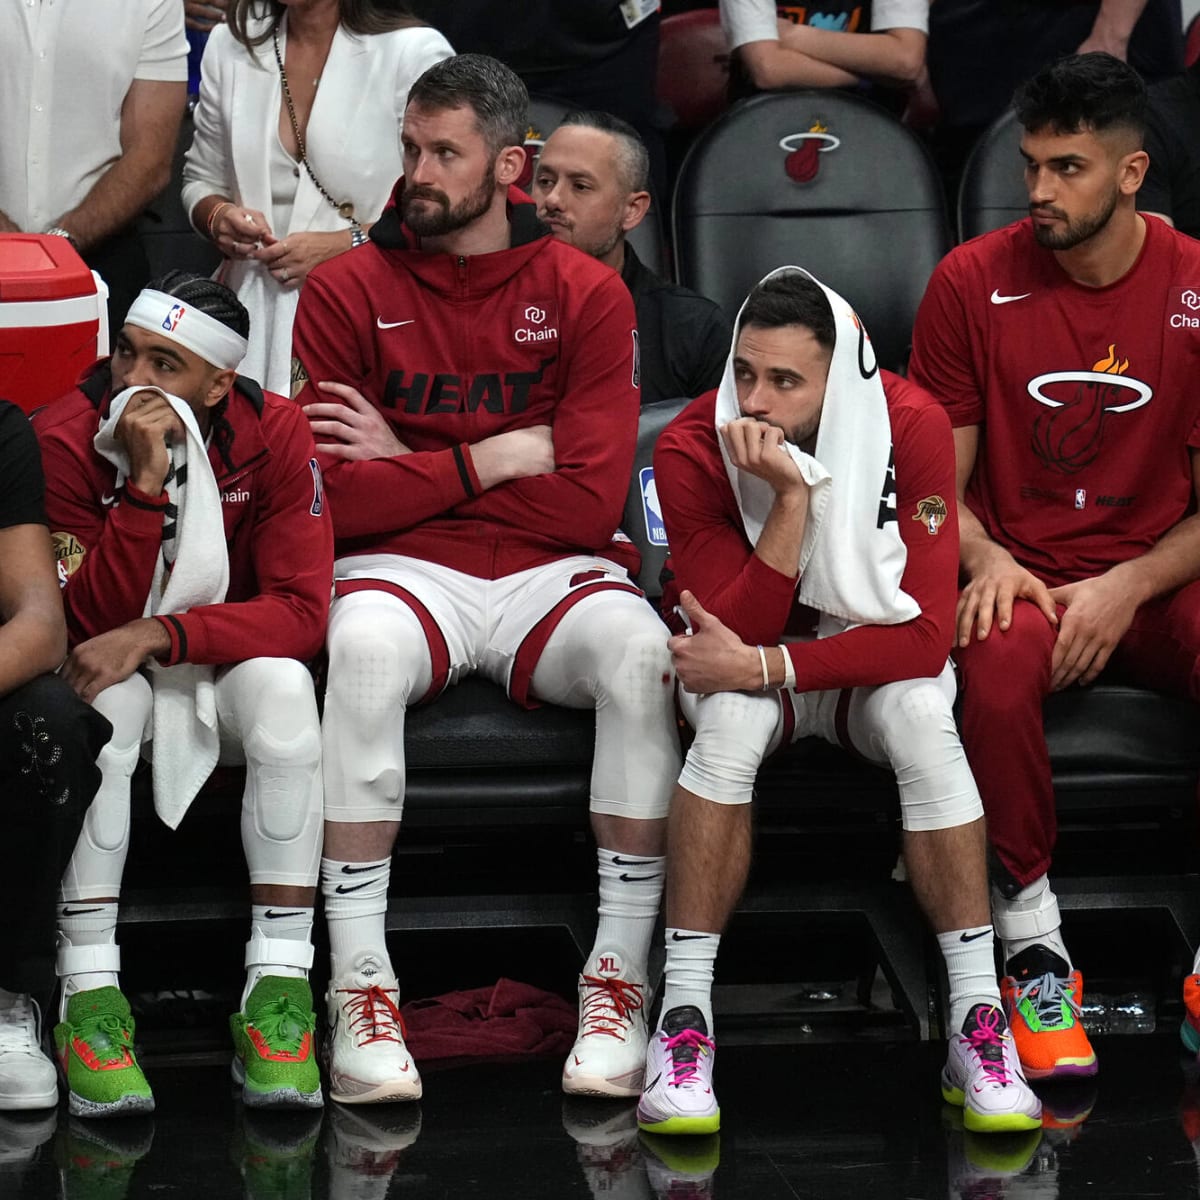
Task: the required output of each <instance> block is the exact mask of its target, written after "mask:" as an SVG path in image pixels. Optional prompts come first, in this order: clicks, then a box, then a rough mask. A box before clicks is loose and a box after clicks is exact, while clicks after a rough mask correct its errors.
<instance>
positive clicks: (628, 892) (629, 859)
mask: <svg viewBox="0 0 1200 1200" xmlns="http://www.w3.org/2000/svg"><path fill="white" fill-rule="evenodd" d="M596 858H597V861H598V863H599V869H600V921H599V924H598V925H597V927H596V942H595V945H594V946H593V947H592V952H591V954H590V955H588V959H587V963H586V965H585V968H584V969H585V971H586V972H588V973H593V974H594V973H596V971H597V970H598V969H600V968H599V960H600V958H601V956H602V955H609V956H611V955H612V954H613V953H614V952H615V953H616V954H617V955H618V957H620V958H621V959H622V962H621V975H622V978H624V979H626V980H627V981H628V982H630V983H645V982H646V975H647V967H646V962H647V959H648V958H649V957H650V939H651V938H652V937H653V936H654V923H655V921H657V920H658V907H659V904H660V903H661V901H662V892H663V882H664V880H665V878H666V862H667V860H666V859H665V858H664V857H662V856H657V857H651V856H647V855H644V854H624V853H621V852H620V851H617V850H602V849H599V848H597V850H596ZM601 973H603V974H607V973H608V972H604V971H601Z"/></svg>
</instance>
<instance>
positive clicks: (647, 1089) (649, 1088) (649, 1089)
mask: <svg viewBox="0 0 1200 1200" xmlns="http://www.w3.org/2000/svg"><path fill="white" fill-rule="evenodd" d="M661 1078H662V1072H661V1071H659V1073H658V1074H657V1075H655V1077H654V1082H653V1083H652V1084H650V1085H649V1086H648V1087H647V1088H646V1091H648V1092H652V1091H654V1089H655V1088H656V1087H657V1086H658V1081H659V1080H660V1079H661Z"/></svg>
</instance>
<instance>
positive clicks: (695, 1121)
mask: <svg viewBox="0 0 1200 1200" xmlns="http://www.w3.org/2000/svg"><path fill="white" fill-rule="evenodd" d="M716 1055H717V1045H716V1042H714V1041H713V1039H712V1038H710V1037H709V1036H708V1025H707V1023H706V1022H705V1020H704V1014H703V1013H701V1011H700V1010H699V1009H698V1008H696V1007H694V1006H693V1005H691V1004H686V1005H683V1006H682V1007H680V1008H673V1009H671V1011H670V1012H669V1013H667V1014H666V1015H665V1016H664V1017H663V1020H662V1028H661V1029H659V1030H658V1032H657V1033H655V1035H654V1036H653V1037H652V1038H651V1039H650V1047H649V1049H648V1050H647V1051H646V1090H645V1091H644V1092H642V1098H641V1100H639V1101H638V1126H639V1127H640V1128H641V1129H644V1130H645V1131H646V1132H647V1133H716V1132H717V1131H718V1130H719V1129H720V1128H721V1109H720V1106H719V1105H718V1104H717V1097H716V1095H715V1094H714V1093H713V1085H712V1076H713V1060H714V1059H715V1058H716Z"/></svg>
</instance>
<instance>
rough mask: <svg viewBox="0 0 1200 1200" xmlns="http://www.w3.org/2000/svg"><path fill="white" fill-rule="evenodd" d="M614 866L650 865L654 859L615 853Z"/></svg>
mask: <svg viewBox="0 0 1200 1200" xmlns="http://www.w3.org/2000/svg"><path fill="white" fill-rule="evenodd" d="M612 861H613V866H614V867H648V866H649V865H650V864H651V862H652V861H653V859H649V858H621V857H620V855H617V854H614V855H613V860H612Z"/></svg>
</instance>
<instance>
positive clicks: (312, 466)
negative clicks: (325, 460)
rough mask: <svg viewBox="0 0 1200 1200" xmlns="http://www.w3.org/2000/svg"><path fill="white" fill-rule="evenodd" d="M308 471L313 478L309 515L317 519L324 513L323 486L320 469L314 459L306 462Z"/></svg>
mask: <svg viewBox="0 0 1200 1200" xmlns="http://www.w3.org/2000/svg"><path fill="white" fill-rule="evenodd" d="M308 469H309V470H310V471H311V472H312V477H313V498H312V504H311V505H310V506H309V509H308V511H309V514H310V515H311V516H314V517H319V516H320V515H321V514H322V513H323V512H324V511H325V484H324V482H323V481H322V479H321V467H320V464H319V463H318V462H317V460H316V459H315V458H310V459H309V460H308Z"/></svg>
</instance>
